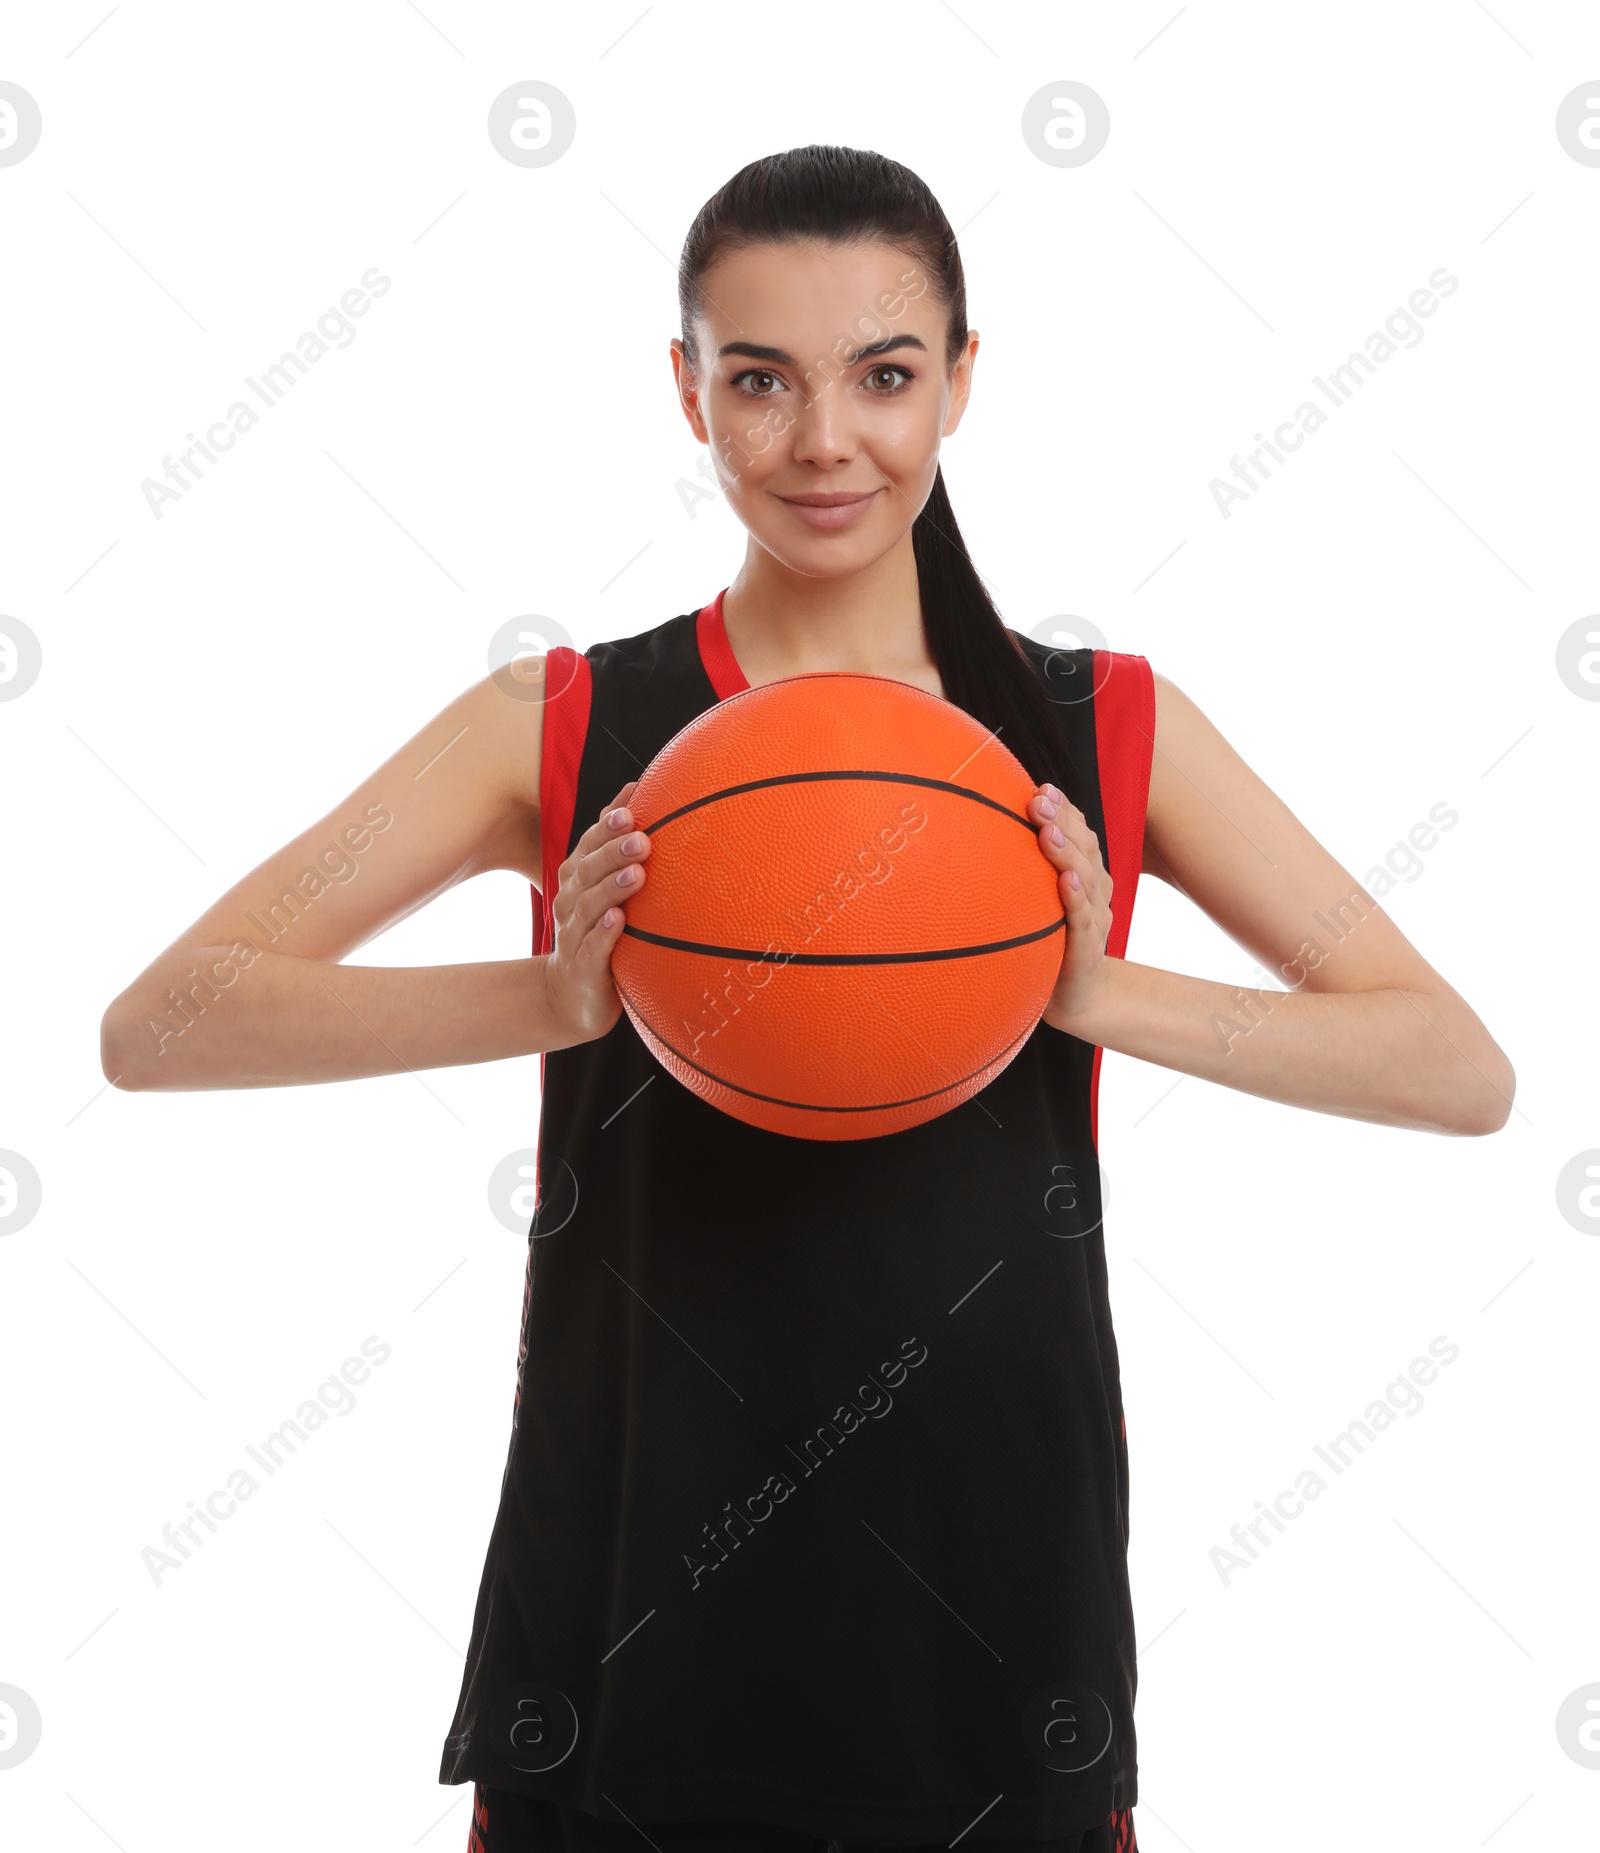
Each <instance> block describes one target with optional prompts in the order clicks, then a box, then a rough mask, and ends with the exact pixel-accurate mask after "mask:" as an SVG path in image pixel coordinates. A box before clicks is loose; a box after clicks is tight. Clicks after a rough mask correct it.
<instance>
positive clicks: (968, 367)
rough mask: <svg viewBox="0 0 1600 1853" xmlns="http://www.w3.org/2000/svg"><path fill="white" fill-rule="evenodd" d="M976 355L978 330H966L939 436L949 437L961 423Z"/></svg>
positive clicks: (969, 394)
mask: <svg viewBox="0 0 1600 1853" xmlns="http://www.w3.org/2000/svg"><path fill="white" fill-rule="evenodd" d="M977 357H978V331H977V329H976V328H969V329H968V330H967V340H966V345H965V347H963V348H962V350H961V352H960V354H958V355H957V357H956V364H955V368H954V370H953V372H952V375H951V380H950V409H949V411H948V412H946V414H945V420H944V430H943V431H942V432H941V433H940V436H941V437H949V436H950V434H951V432H952V431H954V430H955V428H956V426H957V425H959V424H960V423H961V415H962V414H963V413H964V412H965V411H966V409H967V400H968V399H969V398H970V396H971V394H972V363H973V361H974V360H976V359H977Z"/></svg>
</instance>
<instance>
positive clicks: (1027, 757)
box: [911, 469, 1084, 810]
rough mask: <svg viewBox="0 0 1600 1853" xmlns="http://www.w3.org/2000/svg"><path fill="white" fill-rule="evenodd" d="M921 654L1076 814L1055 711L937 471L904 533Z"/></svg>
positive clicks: (959, 701) (1074, 777)
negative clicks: (924, 642)
mask: <svg viewBox="0 0 1600 1853" xmlns="http://www.w3.org/2000/svg"><path fill="white" fill-rule="evenodd" d="M911 545H912V547H913V549H914V551H915V553H916V559H917V587H918V590H919V592H920V593H921V596H922V623H923V628H924V630H925V631H926V633H927V638H928V650H929V653H930V654H931V655H932V657H933V660H934V663H935V664H936V665H937V667H938V670H939V680H940V682H942V683H943V685H944V692H945V696H946V698H947V699H948V700H950V701H953V702H954V703H955V704H956V706H957V707H958V708H965V709H966V711H967V713H968V714H970V715H971V716H972V717H973V719H974V720H976V721H981V722H982V723H983V725H984V726H985V727H987V728H990V729H991V730H992V731H993V732H994V733H995V734H997V735H998V736H999V740H1000V744H1001V745H1002V746H1005V747H1008V748H1009V749H1010V751H1011V752H1012V753H1013V754H1014V755H1015V756H1016V757H1017V758H1018V759H1019V760H1020V761H1021V762H1022V765H1023V768H1024V769H1025V770H1026V772H1027V774H1028V776H1029V777H1030V778H1031V779H1032V780H1033V782H1034V784H1036V785H1043V784H1044V783H1046V781H1048V782H1050V783H1051V784H1053V785H1054V786H1055V787H1056V789H1057V790H1058V791H1060V792H1061V793H1062V794H1063V795H1064V796H1065V797H1066V798H1068V799H1069V800H1070V801H1071V802H1072V803H1073V804H1076V805H1077V806H1078V808H1079V809H1080V810H1082V809H1083V800H1084V790H1083V785H1082V782H1081V780H1080V779H1079V776H1078V771H1077V768H1076V766H1075V765H1074V764H1073V763H1072V760H1071V758H1070V757H1069V756H1068V753H1067V746H1066V741H1065V739H1064V737H1063V734H1062V730H1061V728H1060V725H1059V723H1058V721H1057V717H1056V704H1055V702H1054V701H1053V700H1052V698H1051V696H1050V694H1049V692H1048V691H1047V689H1046V687H1045V684H1044V682H1043V681H1042V680H1041V678H1040V674H1039V671H1038V669H1037V668H1035V666H1034V664H1033V661H1032V659H1031V658H1029V657H1028V656H1027V655H1026V653H1025V652H1024V651H1023V649H1022V646H1021V645H1020V644H1019V643H1018V642H1017V640H1016V637H1015V635H1014V634H1013V632H1012V631H1011V630H1010V629H1009V628H1008V626H1007V625H1006V623H1005V621H1004V620H1003V619H1002V618H1001V616H1000V613H999V611H998V610H997V609H996V607H995V603H994V601H993V599H991V598H990V596H989V592H988V588H987V587H986V586H985V585H984V583H983V581H982V580H981V579H980V578H979V577H978V569H977V568H976V567H975V566H974V565H973V564H972V557H971V555H970V554H969V553H968V552H967V549H966V544H965V542H964V541H963V540H962V538H961V530H960V528H959V527H957V525H956V517H955V511H954V510H953V509H952V508H951V506H950V496H949V493H948V492H947V491H946V489H945V486H944V471H943V470H942V469H941V470H936V471H935V472H934V478H933V490H932V493H931V494H930V495H929V497H928V499H927V501H926V502H925V503H924V504H923V505H922V512H921V514H919V515H918V516H917V519H916V522H915V524H914V525H913V527H912V530H911Z"/></svg>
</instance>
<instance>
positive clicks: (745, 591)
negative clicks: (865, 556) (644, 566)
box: [722, 530, 939, 692]
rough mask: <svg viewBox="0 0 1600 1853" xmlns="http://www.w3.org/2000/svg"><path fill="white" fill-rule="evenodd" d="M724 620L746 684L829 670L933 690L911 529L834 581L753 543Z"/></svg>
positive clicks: (934, 682) (727, 600)
mask: <svg viewBox="0 0 1600 1853" xmlns="http://www.w3.org/2000/svg"><path fill="white" fill-rule="evenodd" d="M722 622H723V626H724V628H725V629H726V631H727V634H728V643H729V646H730V648H731V649H732V651H733V653H734V655H735V656H736V657H737V658H738V659H739V663H740V666H741V668H742V669H743V670H744V673H745V678H746V680H747V681H749V682H751V683H752V684H754V683H757V682H775V681H777V680H778V679H779V678H780V677H782V676H800V675H809V674H812V673H814V672H816V671H818V670H835V671H845V672H848V673H850V674H854V675H874V676H893V677H895V678H896V679H897V680H900V681H905V682H920V683H922V684H923V685H924V686H926V687H928V688H930V689H932V690H934V691H935V692H938V691H939V676H938V671H937V670H936V669H935V667H934V663H933V658H932V657H931V656H930V655H929V654H928V644H927V638H926V636H925V634H924V631H923V626H922V600H921V597H920V595H919V593H918V589H917V562H916V555H915V553H914V552H913V551H912V545H911V534H910V532H909V530H908V531H907V532H906V534H905V535H904V536H902V538H901V539H900V541H899V542H897V543H896V545H895V546H893V547H892V548H891V549H890V550H889V551H888V552H887V553H886V554H884V555H883V557H882V558H881V559H877V560H874V561H873V562H872V564H871V565H870V566H865V567H863V568H862V569H861V571H860V572H856V573H849V574H847V575H845V576H844V577H843V578H837V579H815V578H808V577H806V576H804V575H802V574H800V573H796V572H794V571H792V570H791V569H790V568H789V567H787V566H785V565H784V564H783V563H782V562H781V561H780V560H777V559H775V558H774V556H773V555H772V554H770V553H768V552H767V550H766V549H765V548H764V547H759V546H757V544H756V543H755V541H754V540H752V541H751V542H750V544H749V547H748V548H747V550H746V553H745V559H744V564H743V565H742V566H741V567H740V568H739V572H738V575H737V576H736V577H735V578H734V579H733V581H732V582H731V583H730V585H729V587H728V590H727V593H726V595H725V596H724V598H723V601H722Z"/></svg>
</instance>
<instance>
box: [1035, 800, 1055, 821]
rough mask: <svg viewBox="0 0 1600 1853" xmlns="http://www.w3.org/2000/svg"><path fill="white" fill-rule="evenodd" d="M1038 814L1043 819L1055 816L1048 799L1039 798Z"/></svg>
mask: <svg viewBox="0 0 1600 1853" xmlns="http://www.w3.org/2000/svg"><path fill="white" fill-rule="evenodd" d="M1039 812H1040V815H1041V816H1043V817H1054V816H1055V814H1056V807H1055V805H1054V804H1052V803H1051V801H1050V800H1049V799H1048V798H1041V799H1040V800H1039Z"/></svg>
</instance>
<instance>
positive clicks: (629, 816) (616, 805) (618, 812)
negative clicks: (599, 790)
mask: <svg viewBox="0 0 1600 1853" xmlns="http://www.w3.org/2000/svg"><path fill="white" fill-rule="evenodd" d="M638 783H639V781H638V780H637V779H630V780H629V781H628V783H627V784H626V785H624V786H622V788H621V789H620V790H619V791H618V792H617V795H616V796H615V797H614V798H613V799H612V800H611V802H610V803H609V804H607V805H604V806H602V807H601V811H600V815H599V817H597V818H596V819H595V821H594V822H593V823H592V824H590V826H589V828H588V829H587V830H585V831H584V833H583V835H582V836H580V837H579V838H578V841H577V843H576V845H575V846H574V854H576V855H578V856H585V855H588V854H589V853H590V852H591V851H593V850H596V849H598V848H599V847H600V846H601V845H602V844H604V843H608V842H610V841H611V839H612V838H613V837H617V836H621V835H623V834H625V833H626V832H627V831H629V830H631V829H632V828H633V813H632V812H631V811H630V810H629V809H628V806H627V800H628V797H629V794H630V793H631V792H632V790H633V788H634V786H635V785H637V784H638Z"/></svg>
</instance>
